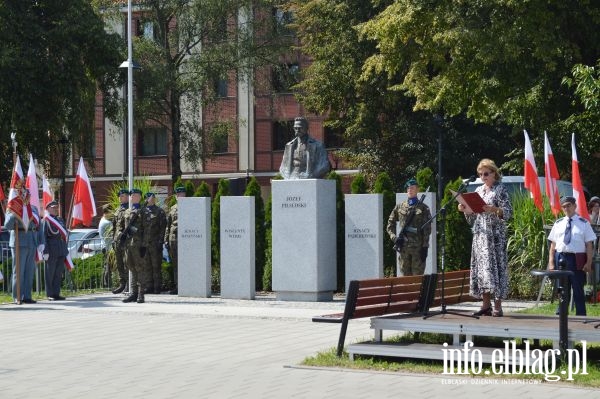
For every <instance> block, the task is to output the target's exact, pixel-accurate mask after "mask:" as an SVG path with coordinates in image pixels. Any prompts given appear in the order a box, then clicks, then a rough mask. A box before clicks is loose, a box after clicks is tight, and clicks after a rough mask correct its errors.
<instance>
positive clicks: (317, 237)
mask: <svg viewBox="0 0 600 399" xmlns="http://www.w3.org/2000/svg"><path fill="white" fill-rule="evenodd" d="M272 195H273V202H272V216H273V290H274V291H276V293H277V299H278V300H283V301H313V302H315V301H330V300H332V299H333V291H334V290H335V289H336V285H337V282H336V214H335V212H336V209H335V181H333V180H324V179H303V180H274V181H272Z"/></svg>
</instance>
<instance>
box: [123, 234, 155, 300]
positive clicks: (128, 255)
mask: <svg viewBox="0 0 600 399" xmlns="http://www.w3.org/2000/svg"><path fill="white" fill-rule="evenodd" d="M146 256H147V255H146ZM146 256H144V257H142V256H141V255H140V247H138V246H133V245H131V246H128V247H127V248H126V249H125V263H126V265H127V268H128V269H129V271H130V272H131V290H132V293H136V292H138V294H141V295H142V296H143V293H144V290H145V289H146V283H147V281H148V273H149V272H150V266H149V264H148V259H147V257H146ZM136 290H137V291H136Z"/></svg>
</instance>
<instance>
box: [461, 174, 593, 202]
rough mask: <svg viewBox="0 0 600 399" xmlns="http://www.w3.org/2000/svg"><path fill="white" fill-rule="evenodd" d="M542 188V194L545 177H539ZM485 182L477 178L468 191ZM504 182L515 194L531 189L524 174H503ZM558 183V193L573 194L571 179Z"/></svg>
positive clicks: (587, 195) (544, 187) (588, 194)
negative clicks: (527, 185)
mask: <svg viewBox="0 0 600 399" xmlns="http://www.w3.org/2000/svg"><path fill="white" fill-rule="evenodd" d="M539 181H540V188H541V190H542V194H543V193H544V192H545V191H546V186H545V180H544V177H539ZM482 184H483V182H482V181H481V179H480V178H477V179H476V180H475V181H474V182H470V183H469V185H468V186H467V191H468V192H472V191H475V189H476V188H477V187H479V186H481V185H482ZM502 184H504V185H505V186H506V188H507V189H508V193H509V194H511V195H514V194H516V193H523V194H526V193H528V192H529V191H527V189H526V188H525V178H524V177H523V176H502ZM556 185H557V186H558V194H559V196H563V195H573V184H572V183H571V182H570V181H565V180H557V181H556ZM583 191H584V194H585V198H586V201H587V200H588V199H589V198H590V193H589V192H588V191H587V189H586V188H585V187H584V188H583Z"/></svg>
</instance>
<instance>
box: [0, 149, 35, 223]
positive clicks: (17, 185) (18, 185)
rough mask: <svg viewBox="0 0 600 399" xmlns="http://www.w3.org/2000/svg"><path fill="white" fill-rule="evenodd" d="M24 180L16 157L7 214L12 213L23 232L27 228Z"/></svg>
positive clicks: (19, 160)
mask: <svg viewBox="0 0 600 399" xmlns="http://www.w3.org/2000/svg"><path fill="white" fill-rule="evenodd" d="M24 185H25V179H24V176H23V169H22V168H21V159H20V158H19V156H18V155H17V159H16V161H15V166H14V168H13V173H12V178H11V180H10V191H9V192H8V204H7V206H6V209H7V212H11V213H13V214H14V215H15V216H16V217H17V219H19V220H20V221H21V223H22V224H23V227H24V228H25V230H27V228H28V227H29V215H30V214H29V212H28V211H27V210H26V209H24V204H25V203H24V201H23V198H24V195H23V194H24V192H23V190H24V189H25V188H24Z"/></svg>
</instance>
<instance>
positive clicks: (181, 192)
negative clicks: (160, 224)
mask: <svg viewBox="0 0 600 399" xmlns="http://www.w3.org/2000/svg"><path fill="white" fill-rule="evenodd" d="M175 195H176V196H177V198H180V197H185V187H182V186H178V187H175ZM165 243H166V245H167V250H168V251H169V257H170V258H171V265H172V266H173V281H174V282H175V289H173V290H172V291H171V292H170V294H174V295H177V204H175V205H173V206H172V207H171V209H170V210H169V214H168V215H167V228H166V229H165Z"/></svg>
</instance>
